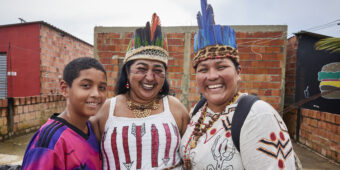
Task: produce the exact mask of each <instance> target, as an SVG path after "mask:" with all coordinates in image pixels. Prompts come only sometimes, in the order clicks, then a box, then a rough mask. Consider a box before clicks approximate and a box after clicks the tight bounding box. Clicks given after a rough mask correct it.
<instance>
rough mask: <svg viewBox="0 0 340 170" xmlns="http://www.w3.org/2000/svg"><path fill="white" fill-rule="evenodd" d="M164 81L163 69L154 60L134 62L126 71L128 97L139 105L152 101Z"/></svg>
mask: <svg viewBox="0 0 340 170" xmlns="http://www.w3.org/2000/svg"><path fill="white" fill-rule="evenodd" d="M164 80H165V67H164V65H163V63H162V62H159V61H154V60H136V61H135V62H134V63H133V64H132V65H131V66H130V70H128V81H129V83H130V97H131V98H132V99H133V100H135V101H137V102H140V103H145V102H146V101H151V100H153V99H154V98H155V97H156V96H157V94H158V93H159V91H160V90H161V88H162V87H163V84H164Z"/></svg>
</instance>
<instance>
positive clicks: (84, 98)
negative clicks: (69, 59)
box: [60, 68, 107, 118]
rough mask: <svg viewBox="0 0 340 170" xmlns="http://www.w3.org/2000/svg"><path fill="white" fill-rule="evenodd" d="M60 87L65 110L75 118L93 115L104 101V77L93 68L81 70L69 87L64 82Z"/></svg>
mask: <svg viewBox="0 0 340 170" xmlns="http://www.w3.org/2000/svg"><path fill="white" fill-rule="evenodd" d="M60 86H61V89H62V93H63V95H64V96H65V98H66V99H67V110H68V112H69V114H73V115H74V116H75V117H85V118H88V117H90V116H93V115H95V114H96V113H97V112H98V110H99V109H100V107H101V106H102V105H103V103H104V102H105V100H106V86H107V84H106V75H105V74H104V72H103V71H101V70H97V69H95V68H90V69H85V70H81V71H80V72H79V76H78V77H77V78H75V79H74V80H73V82H72V85H71V87H70V86H69V85H68V84H67V83H66V82H65V81H64V80H63V81H62V82H61V84H60Z"/></svg>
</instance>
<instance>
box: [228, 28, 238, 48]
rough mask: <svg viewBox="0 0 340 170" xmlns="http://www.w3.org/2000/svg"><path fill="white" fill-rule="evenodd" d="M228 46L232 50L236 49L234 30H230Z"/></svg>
mask: <svg viewBox="0 0 340 170" xmlns="http://www.w3.org/2000/svg"><path fill="white" fill-rule="evenodd" d="M229 37H230V41H231V43H230V46H231V47H234V48H237V45H236V39H235V31H234V29H232V28H230V36H229Z"/></svg>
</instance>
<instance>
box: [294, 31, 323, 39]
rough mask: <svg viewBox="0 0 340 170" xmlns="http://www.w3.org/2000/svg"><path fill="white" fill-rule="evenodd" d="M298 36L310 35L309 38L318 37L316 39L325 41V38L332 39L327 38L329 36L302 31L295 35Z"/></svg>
mask: <svg viewBox="0 0 340 170" xmlns="http://www.w3.org/2000/svg"><path fill="white" fill-rule="evenodd" d="M294 34H295V35H296V36H300V35H308V36H311V37H316V38H320V39H323V38H330V36H327V35H322V34H317V33H314V32H308V31H303V30H302V31H300V32H298V33H294Z"/></svg>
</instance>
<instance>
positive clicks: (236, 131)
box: [231, 95, 259, 152]
mask: <svg viewBox="0 0 340 170" xmlns="http://www.w3.org/2000/svg"><path fill="white" fill-rule="evenodd" d="M257 100H259V98H258V97H257V96H254V95H246V96H243V97H241V98H240V101H239V102H238V104H237V107H236V110H235V113H234V116H233V120H232V122H231V138H232V139H233V142H234V145H235V147H236V149H237V150H238V151H239V152H240V133H241V128H242V126H243V123H244V121H245V120H246V118H247V116H248V113H249V111H250V108H251V107H252V105H253V104H254V103H255V102H256V101H257Z"/></svg>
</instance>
